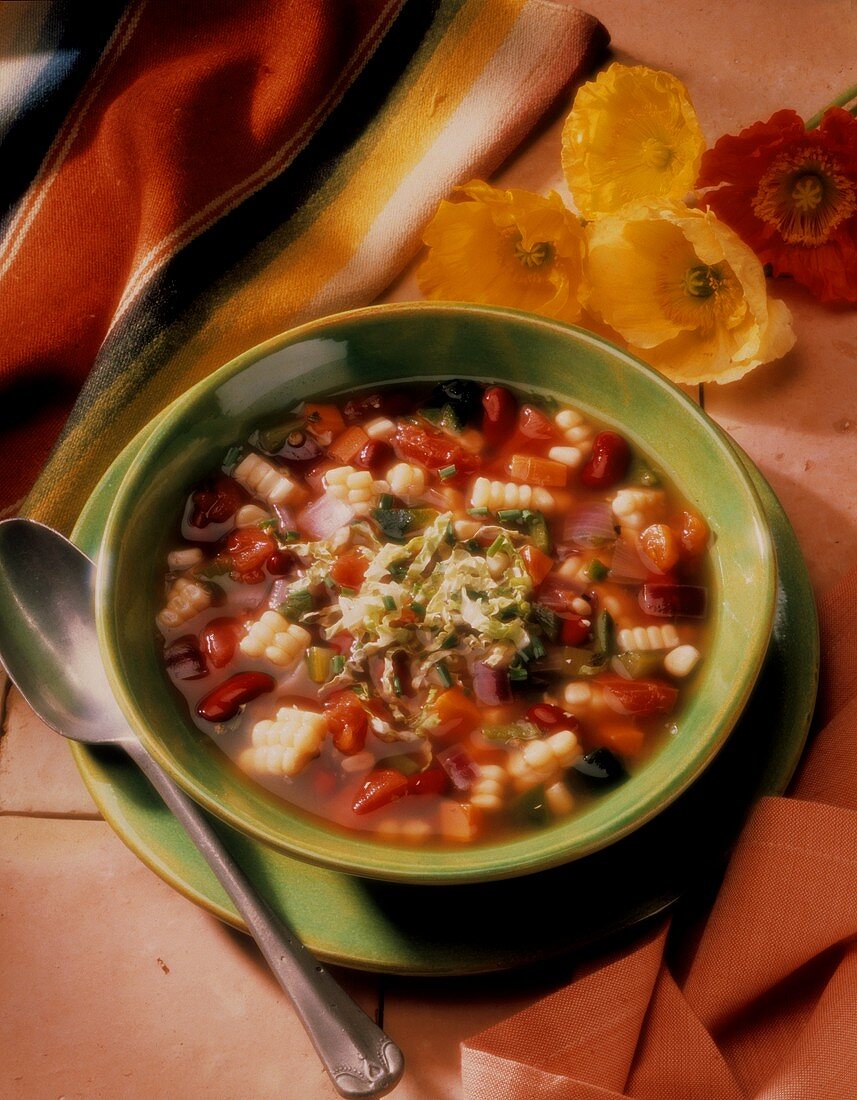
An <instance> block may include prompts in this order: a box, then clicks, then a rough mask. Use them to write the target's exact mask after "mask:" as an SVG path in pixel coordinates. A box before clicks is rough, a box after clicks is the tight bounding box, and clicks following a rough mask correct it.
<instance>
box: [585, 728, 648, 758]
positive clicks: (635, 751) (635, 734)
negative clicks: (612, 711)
mask: <svg viewBox="0 0 857 1100" xmlns="http://www.w3.org/2000/svg"><path fill="white" fill-rule="evenodd" d="M591 734H592V736H591V738H590V740H591V741H592V742H593V744H596V745H599V746H600V747H602V748H605V749H611V750H612V751H613V752H618V753H619V755H620V756H639V754H640V752H641V751H642V748H643V740H644V736H643V731H642V730H641V729H640V728H639V727H638V726H632V725H631V724H630V723H624V722H623V723H619V722H610V723H606V724H601V725H599V726H598V727H597V728H593V729H592V730H591Z"/></svg>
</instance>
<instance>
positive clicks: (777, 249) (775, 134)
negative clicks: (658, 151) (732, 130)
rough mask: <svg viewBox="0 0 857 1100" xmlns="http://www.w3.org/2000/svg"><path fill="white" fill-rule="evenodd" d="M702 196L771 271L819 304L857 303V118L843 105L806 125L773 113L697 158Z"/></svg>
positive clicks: (787, 114)
mask: <svg viewBox="0 0 857 1100" xmlns="http://www.w3.org/2000/svg"><path fill="white" fill-rule="evenodd" d="M698 186H699V187H711V188H716V190H712V191H709V192H708V194H707V195H706V196H705V199H706V201H707V202H708V203H709V204H710V206H711V208H712V209H713V210H714V211H715V212H716V213H717V215H718V217H720V218H721V219H722V220H723V221H724V222H726V223H727V225H729V226H731V227H732V229H734V230H735V232H736V233H738V235H739V236H740V237H742V238H743V239H744V241H746V243H747V244H748V245H750V247H751V248H752V249H753V251H754V252H755V253H756V255H757V256H758V257H759V259H760V260H761V261H762V263H766V264H770V265H771V268H772V269H773V273H774V274H775V275H791V276H792V277H793V278H794V279H795V280H796V281H797V282H799V283H802V284H803V285H804V286H806V287H808V289H809V290H810V291H811V293H812V294H814V295H815V296H816V297H817V298H820V299H821V301H823V302H857V118H854V117H852V116H851V115H850V114H849V113H848V112H847V111H844V110H842V108H840V107H831V108H830V109H829V110H827V111H826V112H825V114H824V118H823V119H822V122H821V125H820V126H819V127H818V129H817V130H807V129H806V127H805V126H804V123H803V120H802V119H801V118H800V116H799V115H798V114H796V113H795V112H794V111H788V110H787V111H777V112H776V114H774V115H772V116H771V118H769V119H768V121H767V122H756V123H754V124H753V125H752V126H749V127H748V128H747V129H746V130H742V131H741V133H740V134H738V135H734V134H727V135H725V136H724V137H722V138H720V140H719V141H718V142H717V143H716V145H715V146H714V148H713V149H709V150H708V151H707V152H706V153H705V154H704V156H703V158H702V168H701V171H700V176H699V181H698Z"/></svg>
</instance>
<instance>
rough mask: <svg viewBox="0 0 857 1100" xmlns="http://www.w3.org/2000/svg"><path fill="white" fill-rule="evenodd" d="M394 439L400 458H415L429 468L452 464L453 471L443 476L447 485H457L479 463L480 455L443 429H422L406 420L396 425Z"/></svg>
mask: <svg viewBox="0 0 857 1100" xmlns="http://www.w3.org/2000/svg"><path fill="white" fill-rule="evenodd" d="M394 442H395V445H396V448H397V449H398V451H399V453H400V454H401V455H402V457H403V458H411V459H415V460H416V461H417V462H419V463H421V464H422V465H423V466H426V467H428V469H429V470H440V469H442V468H443V467H444V466H454V467H455V471H456V472H455V475H454V476H453V477H450V478H447V479H446V484H448V485H456V484H460V483H461V482H462V481H463V480H465V479H466V478H468V477H469V476H470V475H471V474H473V473H475V472H476V471H477V470H478V469H479V467H480V465H481V460H480V458H479V455H475V454H471V453H470V452H469V451H466V450H465V449H464V448H463V447H462V446H461V445H460V444H458V443H456V442H455V440H453V439H450V437H449V436H448V435H444V433H443V432H436V431H433V430H429V429H428V428H421V427H419V425H417V424H409V423H407V421H403V422H402V423H401V424H399V426H398V428H397V429H396V435H395V436H394Z"/></svg>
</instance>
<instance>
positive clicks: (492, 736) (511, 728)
mask: <svg viewBox="0 0 857 1100" xmlns="http://www.w3.org/2000/svg"><path fill="white" fill-rule="evenodd" d="M541 735H542V733H541V730H540V729H539V728H538V726H536V725H534V724H533V723H532V722H528V721H527V720H526V718H520V719H518V721H517V722H506V723H504V724H503V725H499V726H483V727H482V736H483V737H485V738H486V739H487V740H488V741H497V742H498V743H500V744H505V743H506V742H507V741H535V740H537V739H538V738H539V737H541Z"/></svg>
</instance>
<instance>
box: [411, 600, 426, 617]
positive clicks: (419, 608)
mask: <svg viewBox="0 0 857 1100" xmlns="http://www.w3.org/2000/svg"><path fill="white" fill-rule="evenodd" d="M411 611H413V613H414V614H415V615H416V616H417V617H418V618H420V619H421V618H422V617H423V615H425V613H426V608H425V604H422V603H417V601H416V600H414V602H413V603H412V604H411Z"/></svg>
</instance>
